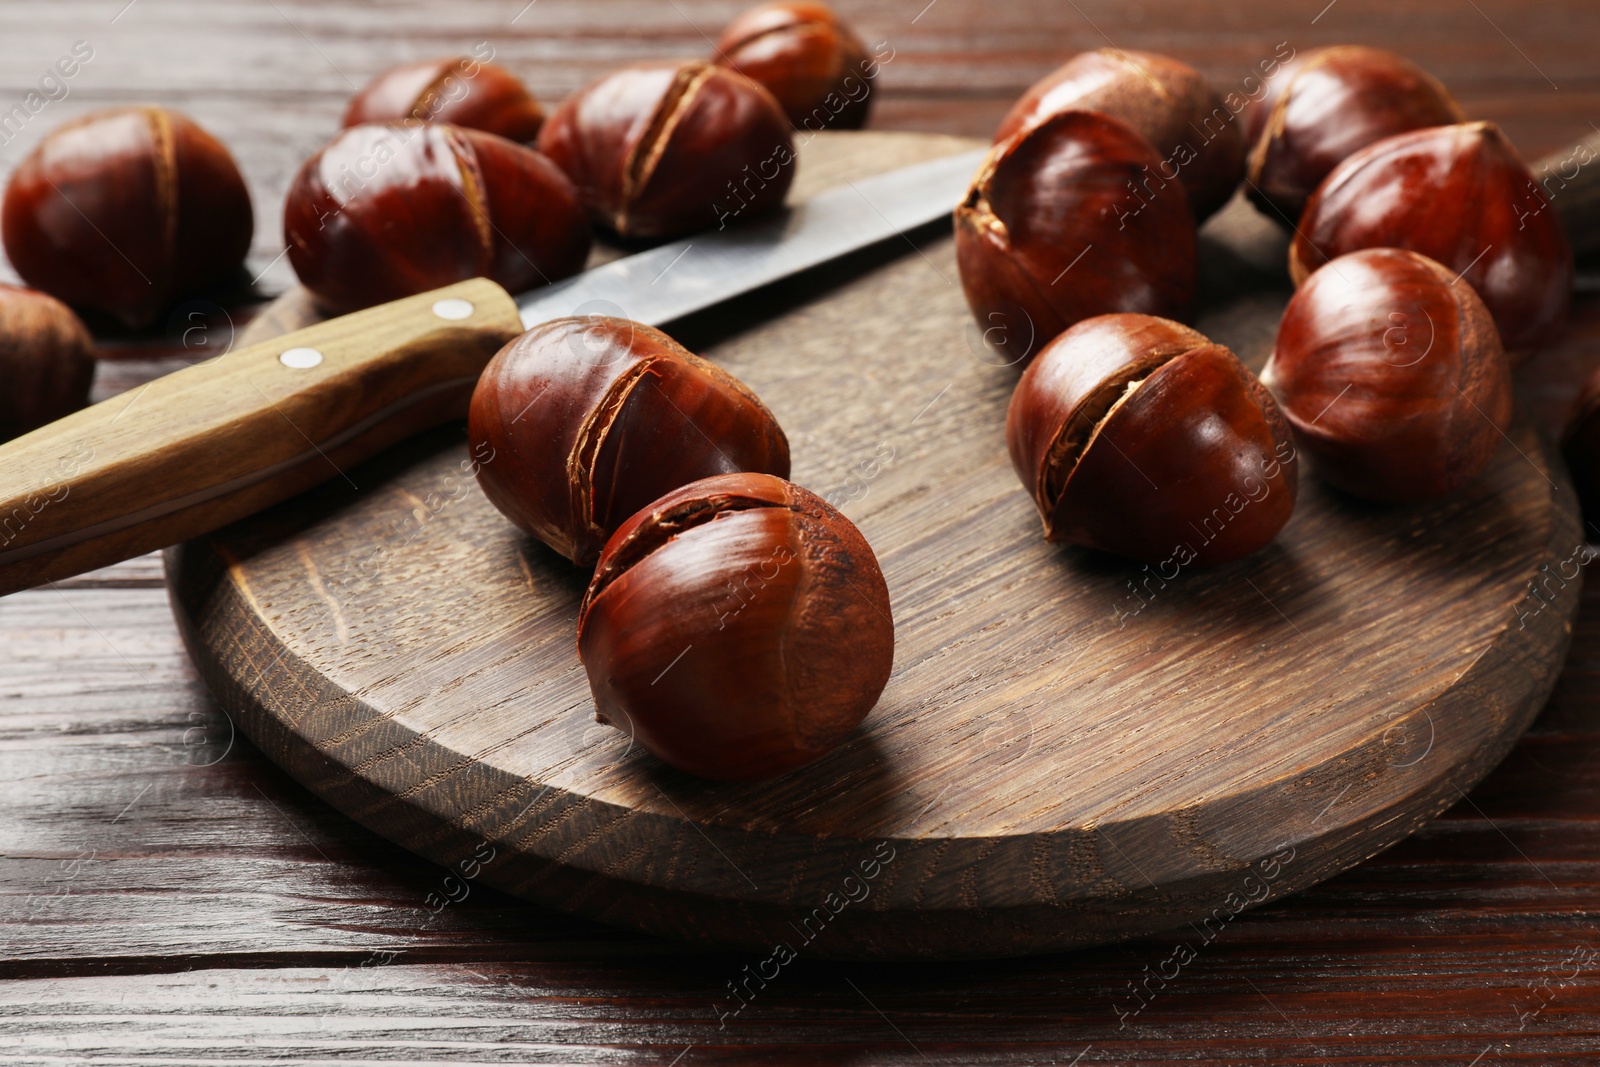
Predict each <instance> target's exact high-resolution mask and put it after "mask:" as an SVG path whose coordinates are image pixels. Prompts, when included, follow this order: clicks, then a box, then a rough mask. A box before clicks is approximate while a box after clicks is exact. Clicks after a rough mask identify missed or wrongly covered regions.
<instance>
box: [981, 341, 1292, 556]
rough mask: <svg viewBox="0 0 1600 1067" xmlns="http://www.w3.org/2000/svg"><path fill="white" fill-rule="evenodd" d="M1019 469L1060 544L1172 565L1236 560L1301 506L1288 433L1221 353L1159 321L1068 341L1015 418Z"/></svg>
mask: <svg viewBox="0 0 1600 1067" xmlns="http://www.w3.org/2000/svg"><path fill="white" fill-rule="evenodd" d="M1006 445H1007V446H1008V448H1009V449H1010V452H1011V464H1012V466H1013V467H1015V468H1016V471H1017V475H1018V476H1019V477H1020V478H1021V479H1022V484H1023V485H1024V486H1026V487H1027V489H1028V492H1029V493H1030V494H1031V495H1032V496H1033V501H1034V503H1035V504H1036V505H1037V506H1038V508H1039V513H1040V514H1041V515H1042V516H1043V517H1044V534H1045V539H1046V540H1048V541H1057V542H1065V543H1067V544H1073V545H1081V546H1083V547H1085V548H1097V549H1100V550H1102V551H1105V552H1113V553H1116V554H1117V555H1120V556H1128V557H1130V558H1132V559H1136V560H1142V561H1144V562H1146V563H1152V564H1157V565H1160V566H1163V567H1166V566H1177V567H1183V566H1188V565H1189V564H1191V563H1195V564H1201V565H1210V564H1214V563H1226V562H1228V561H1230V560H1235V559H1238V558H1240V557H1241V556H1247V555H1249V554H1250V553H1252V552H1254V551H1256V550H1257V549H1259V548H1261V547H1263V546H1264V545H1266V544H1267V543H1268V542H1269V541H1271V540H1272V539H1273V537H1275V536H1276V535H1277V533H1278V531H1279V530H1281V529H1282V528H1283V524H1284V523H1286V522H1288V521H1289V515H1290V513H1291V512H1292V511H1293V510H1294V498H1295V489H1296V485H1297V475H1296V458H1295V451H1294V443H1293V440H1292V438H1291V436H1290V432H1289V427H1288V424H1287V423H1285V422H1284V419H1283V415H1282V413H1281V412H1279V410H1278V406H1277V404H1275V403H1274V402H1273V400H1272V396H1271V394H1270V393H1268V392H1267V390H1266V388H1265V387H1263V386H1262V384H1261V383H1260V382H1259V381H1258V380H1257V379H1256V376H1255V375H1254V374H1251V373H1250V371H1249V369H1248V368H1246V367H1245V365H1244V364H1243V363H1240V362H1239V360H1238V359H1237V358H1236V357H1235V356H1234V354H1233V353H1232V352H1230V351H1228V350H1227V349H1226V348H1224V347H1223V346H1222V345H1217V344H1212V343H1211V342H1210V341H1208V340H1207V339H1206V338H1205V336H1204V335H1202V334H1200V333H1197V332H1196V331H1194V330H1191V329H1189V328H1188V327H1187V326H1182V325H1179V324H1178V323H1176V322H1169V321H1168V320H1166V319H1159V318H1155V317H1154V316H1151V315H1101V316H1098V317H1096V318H1092V319H1086V320H1084V321H1083V322H1080V323H1078V324H1077V325H1076V326H1074V327H1072V329H1070V330H1068V331H1067V332H1066V333H1063V334H1062V335H1061V336H1060V337H1057V338H1056V339H1055V340H1054V341H1052V342H1051V343H1050V344H1049V345H1047V346H1046V347H1045V349H1044V351H1042V352H1040V353H1039V358H1038V359H1036V360H1034V361H1033V363H1032V364H1031V365H1030V366H1029V367H1028V369H1027V370H1026V371H1025V372H1024V373H1023V375H1022V379H1021V380H1020V381H1019V382H1018V383H1017V388H1016V392H1014V393H1013V394H1012V396H1011V407H1010V409H1009V410H1008V411H1007V413H1006Z"/></svg>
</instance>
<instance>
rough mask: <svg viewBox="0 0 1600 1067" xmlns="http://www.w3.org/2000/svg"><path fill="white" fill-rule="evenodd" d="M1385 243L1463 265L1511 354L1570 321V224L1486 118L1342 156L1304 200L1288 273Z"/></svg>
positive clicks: (1306, 271) (1301, 275)
mask: <svg viewBox="0 0 1600 1067" xmlns="http://www.w3.org/2000/svg"><path fill="white" fill-rule="evenodd" d="M1381 247H1393V248H1407V249H1410V250H1411V251H1413V252H1420V253H1422V254H1423V255H1425V256H1427V257H1428V258H1430V259H1433V260H1436V261H1438V262H1439V263H1441V264H1443V265H1444V266H1445V267H1446V268H1448V269H1449V270H1451V271H1453V272H1456V273H1458V274H1460V275H1461V276H1462V277H1463V278H1464V279H1465V280H1466V282H1467V283H1468V284H1469V285H1471V286H1472V287H1473V288H1474V289H1476V290H1477V291H1478V295H1479V296H1481V297H1483V302H1484V304H1486V305H1487V306H1488V308H1489V314H1491V315H1493V316H1494V321H1495V326H1496V327H1497V328H1498V329H1499V331H1500V340H1501V343H1503V344H1504V345H1505V347H1506V350H1507V351H1508V352H1511V353H1513V354H1516V353H1525V352H1526V351H1527V350H1528V349H1529V348H1530V347H1532V346H1534V345H1536V344H1538V343H1539V342H1541V341H1543V340H1545V339H1547V338H1549V337H1550V336H1551V335H1553V334H1554V333H1555V332H1556V331H1558V330H1559V329H1560V328H1561V325H1562V323H1564V322H1565V321H1566V317H1567V309H1568V306H1569V305H1570V304H1571V301H1572V248H1571V246H1569V245H1568V244H1567V235H1566V232H1565V231H1564V230H1563V229H1562V227H1561V221H1560V219H1559V218H1558V217H1557V216H1556V213H1555V211H1553V210H1551V208H1550V202H1549V201H1548V200H1546V199H1545V196H1544V191H1543V190H1542V189H1540V188H1539V186H1538V184H1537V183H1536V182H1535V181H1534V180H1533V175H1532V174H1531V173H1529V171H1528V167H1527V165H1526V164H1525V163H1523V162H1522V159H1521V157H1519V156H1518V155H1517V152H1516V149H1514V148H1512V147H1511V144H1510V142H1508V141H1507V140H1506V138H1505V135H1504V134H1502V133H1501V132H1500V130H1499V128H1498V127H1497V126H1495V125H1494V124H1493V123H1491V122H1468V123H1461V124H1458V125H1455V126H1433V127H1430V128H1428V129H1424V130H1413V131H1412V132H1410V133H1401V134H1396V135H1395V136H1393V137H1386V138H1384V139H1383V140H1381V141H1377V142H1375V143H1373V144H1370V145H1368V146H1367V147H1366V148H1363V149H1362V150H1361V151H1359V152H1357V153H1356V154H1355V155H1353V156H1351V157H1350V158H1349V159H1346V160H1345V161H1344V162H1343V163H1340V164H1339V165H1338V166H1336V167H1335V168H1334V169H1333V170H1332V171H1331V172H1330V173H1329V174H1328V176H1327V178H1325V179H1324V180H1323V182H1322V184H1321V185H1320V186H1318V187H1317V190H1316V192H1314V193H1313V194H1312V195H1311V199H1310V201H1308V202H1307V204H1306V210H1305V214H1304V215H1303V216H1302V217H1301V219H1300V226H1299V229H1298V231H1297V232H1296V235H1295V239H1294V242H1293V243H1292V244H1291V245H1290V246H1289V272H1290V273H1291V274H1292V275H1293V276H1294V280H1295V283H1296V284H1297V285H1298V284H1300V283H1302V282H1304V281H1305V280H1306V278H1307V277H1308V276H1309V275H1310V274H1311V272H1312V271H1314V270H1316V269H1317V268H1318V267H1320V266H1322V265H1323V264H1324V263H1326V262H1328V260H1330V259H1336V258H1338V257H1339V256H1342V255H1345V254H1346V253H1348V252H1354V251H1356V250H1357V249H1361V248H1381Z"/></svg>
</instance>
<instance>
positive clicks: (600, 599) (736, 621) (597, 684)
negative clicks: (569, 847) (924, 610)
mask: <svg viewBox="0 0 1600 1067" xmlns="http://www.w3.org/2000/svg"><path fill="white" fill-rule="evenodd" d="M578 655H579V657H580V658H581V659H582V660H583V666H584V669H585V670H586V671H587V672H588V674H589V688H590V690H591V691H592V692H593V693H594V702H595V708H596V717H597V718H598V719H599V720H600V721H601V722H605V723H610V724H611V725H612V726H615V727H617V728H618V729H619V730H623V731H626V732H627V733H628V734H629V735H630V736H631V737H632V738H633V739H634V740H635V741H637V742H639V744H640V745H642V746H644V748H646V749H647V750H649V751H650V752H652V753H654V754H655V755H657V756H659V757H660V758H661V759H663V760H666V761H667V762H668V763H670V764H672V765H673V766H674V767H677V768H678V769H680V770H683V771H687V772H689V773H690V774H696V775H700V776H701V777H703V778H717V779H724V780H741V779H753V778H768V777H771V776H773V775H778V774H783V773H784V772H785V771H789V770H793V769H794V768H796V767H799V766H801V765H803V764H806V763H809V762H811V761H812V760H814V759H816V758H817V757H819V756H821V755H822V754H823V753H825V752H827V751H828V750H829V749H831V748H833V747H834V746H835V745H837V744H838V743H839V742H840V741H842V740H843V739H844V738H845V736H846V735H847V734H849V733H850V731H851V730H853V729H855V727H856V725H857V724H858V723H860V722H861V720H862V719H864V718H866V715H867V712H868V711H870V710H872V705H873V704H875V703H877V700H878V695H879V694H880V693H882V692H883V687H884V685H885V683H887V682H888V680H889V672H890V669H891V668H892V667H893V666H894V622H893V620H892V618H891V616H890V614H889V590H888V587H887V586H886V585H885V584H884V581H883V573H882V572H881V571H880V570H879V569H878V561H877V559H876V558H875V557H874V556H873V554H872V549H871V548H870V547H869V546H868V545H867V542H866V540H865V539H864V538H863V537H862V536H861V532H860V531H859V530H857V529H856V528H855V526H854V525H852V524H851V522H850V520H849V519H846V518H845V517H844V516H843V515H841V514H839V513H838V512H837V511H835V510H834V509H833V508H832V507H830V506H829V505H828V504H827V503H826V502H824V501H823V500H822V499H821V498H820V497H818V496H816V495H814V494H812V493H810V492H807V491H806V490H804V489H802V488H800V487H799V486H797V485H793V484H791V483H789V482H786V481H784V480H783V479H781V478H774V477H772V476H770V475H766V474H726V475H720V476H718V477H714V478H706V479H703V480H701V481H697V482H693V483H691V484H689V485H685V486H683V487H681V488H679V489H676V490H674V491H672V492H671V493H668V494H667V495H666V496H664V497H662V498H661V499H660V500H657V501H655V502H654V503H652V504H650V505H649V506H648V507H646V508H644V509H643V510H642V511H640V512H639V513H638V514H637V515H634V516H633V517H632V518H630V519H628V521H627V522H625V523H623V524H622V526H621V527H619V528H618V530H617V532H616V534H615V535H613V536H612V538H611V540H610V541H608V542H606V546H605V551H604V552H603V553H602V554H601V556H600V562H599V565H598V566H597V567H596V568H595V572H594V578H593V580H592V581H591V582H590V583H589V590H588V592H587V593H586V594H585V595H584V598H583V606H582V607H581V608H580V609H579V611H578Z"/></svg>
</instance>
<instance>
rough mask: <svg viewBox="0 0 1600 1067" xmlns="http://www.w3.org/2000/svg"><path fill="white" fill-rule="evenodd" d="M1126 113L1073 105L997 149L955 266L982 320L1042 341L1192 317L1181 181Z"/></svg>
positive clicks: (1191, 247) (983, 174) (973, 192)
mask: <svg viewBox="0 0 1600 1067" xmlns="http://www.w3.org/2000/svg"><path fill="white" fill-rule="evenodd" d="M1160 162H1161V161H1160V158H1159V157H1158V156H1157V155H1156V152H1155V149H1153V148H1151V147H1150V143H1149V142H1148V141H1146V140H1145V139H1144V138H1143V137H1141V136H1139V135H1138V134H1137V133H1135V132H1134V131H1133V130H1132V129H1130V128H1129V127H1128V126H1126V125H1125V124H1123V123H1121V122H1118V121H1117V120H1116V119H1113V118H1109V117H1107V116H1105V115H1101V114H1098V113H1096V112H1092V111H1064V112H1061V113H1059V114H1056V115H1052V116H1050V117H1049V118H1047V119H1045V120H1044V121H1042V122H1040V123H1039V124H1038V125H1035V126H1031V127H1028V128H1027V129H1024V130H1023V131H1021V132H1020V133H1018V134H1016V135H1015V136H1014V137H1012V138H1011V139H1010V140H1008V141H1005V142H1003V143H1002V144H999V145H996V146H995V147H994V148H993V149H992V150H991V151H990V153H989V156H988V158H987V159H985V160H984V163H983V166H982V167H981V168H980V169H979V171H978V175H977V177H976V178H975V179H973V183H972V187H971V188H970V189H969V190H968V191H967V195H966V198H965V199H964V200H963V201H962V203H961V206H959V207H958V208H956V214H955V233H956V264H957V266H958V267H959V268H960V272H961V288H962V290H963V291H964V292H965V293H966V297H967V304H968V305H969V306H970V307H971V308H972V313H973V315H974V316H976V318H977V320H978V324H979V326H980V327H982V328H983V329H985V330H988V329H993V328H997V327H999V328H1004V329H1005V330H1007V332H1008V333H1010V334H1012V335H1013V336H1016V337H1020V338H1023V339H1024V341H1025V342H1026V340H1027V339H1029V338H1032V339H1033V342H1034V348H1033V350H1034V351H1037V349H1038V346H1039V345H1040V344H1042V343H1043V342H1045V341H1047V340H1049V339H1050V338H1052V337H1054V336H1055V335H1056V334H1059V333H1060V332H1061V331H1062V330H1065V329H1066V328H1067V327H1069V326H1071V325H1072V324H1073V323H1076V322H1081V321H1082V320H1084V319H1087V318H1090V317H1092V316H1095V315H1104V314H1108V313H1113V312H1138V313H1143V314H1151V315H1162V316H1166V317H1169V318H1182V317H1183V316H1184V315H1186V314H1187V313H1188V310H1189V307H1190V305H1191V304H1192V303H1193V300H1194V291H1195V275H1196V268H1195V233H1194V222H1193V220H1192V219H1191V218H1190V216H1189V206H1188V202H1187V201H1186V200H1185V199H1184V191H1183V187H1182V186H1181V185H1179V184H1178V183H1177V182H1176V181H1163V180H1162V179H1161V177H1160V176H1159V174H1158V173H1157V168H1158V167H1159V166H1160Z"/></svg>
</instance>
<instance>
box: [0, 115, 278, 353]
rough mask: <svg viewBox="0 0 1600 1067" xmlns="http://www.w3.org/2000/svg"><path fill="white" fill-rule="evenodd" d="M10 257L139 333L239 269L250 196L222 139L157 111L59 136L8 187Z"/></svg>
mask: <svg viewBox="0 0 1600 1067" xmlns="http://www.w3.org/2000/svg"><path fill="white" fill-rule="evenodd" d="M0 225H3V229H4V236H5V247H6V255H7V256H9V257H10V259H11V265H12V266H14V267H15V268H16V269H17V273H18V274H20V275H21V276H22V278H23V280H24V281H26V282H27V283H28V284H29V285H31V286H33V287H34V288H35V289H40V290H42V291H44V292H46V293H49V294H50V295H51V296H54V297H56V298H58V299H60V300H63V301H65V302H66V303H68V304H71V305H72V306H74V307H77V308H82V309H86V310H90V311H98V312H103V313H105V314H107V315H111V316H114V317H115V318H117V319H120V320H121V321H122V322H123V323H125V324H126V325H128V326H129V327H132V328H136V329H137V328H142V327H145V326H149V325H150V324H151V323H152V322H154V321H155V320H156V318H157V317H158V316H159V315H160V313H161V312H163V311H165V310H166V309H167V308H168V307H170V306H171V305H172V304H173V303H175V302H177V301H178V300H180V299H182V298H184V297H191V296H199V295H202V294H205V293H210V292H213V291H216V290H218V289H220V288H223V287H225V286H226V285H227V284H228V283H230V282H232V281H233V280H234V279H235V277H236V275H237V274H238V272H239V269H240V268H241V267H242V266H243V265H244V257H245V255H246V254H247V253H248V252H249V251H250V239H251V236H252V235H253V234H254V231H255V216H254V213H253V212H252V210H251V207H250V193H249V191H248V190H247V189H246V188H245V184H244V178H243V177H242V176H241V175H240V174H239V168H238V166H237V165H236V164H235V163H234V161H233V157H232V156H231V155H229V154H228V150H227V149H226V148H224V147H223V146H222V144H221V142H219V141H217V140H216V139H215V138H214V137H212V136H211V135H210V134H208V133H206V132H205V131H204V130H202V129H201V128H200V127H199V126H197V125H195V124H194V123H193V122H191V121H190V120H189V119H187V118H185V117H184V116H182V115H180V114H178V113H177V112H174V111H168V110H166V109H165V108H159V107H130V108H117V109H114V110H110V111H97V112H95V113H93V114H90V115H85V116H84V117H83V118H80V119H77V120H75V121H73V122H68V123H66V124H64V125H62V126H59V127H57V128H56V129H54V130H52V131H51V132H50V133H49V134H48V135H46V137H45V138H44V140H42V141H40V142H39V144H38V145H37V146H36V147H35V148H34V149H33V151H32V152H30V153H28V155H27V157H26V158H24V159H23V161H22V162H21V163H19V164H18V165H17V169H16V171H15V172H13V173H12V175H11V181H10V184H8V185H7V186H6V195H5V205H4V209H3V223H0Z"/></svg>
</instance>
